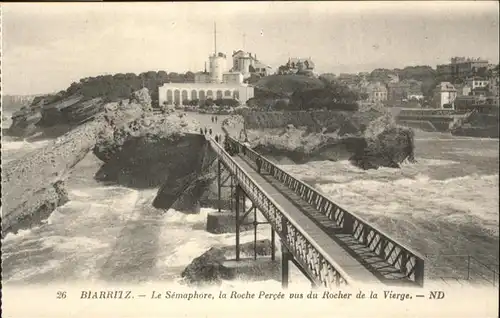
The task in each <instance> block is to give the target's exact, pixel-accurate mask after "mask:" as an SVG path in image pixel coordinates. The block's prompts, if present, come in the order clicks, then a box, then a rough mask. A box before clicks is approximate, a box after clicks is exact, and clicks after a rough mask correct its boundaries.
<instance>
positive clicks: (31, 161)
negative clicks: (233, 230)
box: [2, 91, 208, 235]
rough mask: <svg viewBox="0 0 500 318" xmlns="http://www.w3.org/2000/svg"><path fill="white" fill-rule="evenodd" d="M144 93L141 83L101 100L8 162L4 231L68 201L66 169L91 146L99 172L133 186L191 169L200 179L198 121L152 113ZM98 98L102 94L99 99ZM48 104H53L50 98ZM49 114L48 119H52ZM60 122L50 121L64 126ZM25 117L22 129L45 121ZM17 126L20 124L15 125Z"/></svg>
mask: <svg viewBox="0 0 500 318" xmlns="http://www.w3.org/2000/svg"><path fill="white" fill-rule="evenodd" d="M145 93H147V92H145V91H141V93H138V94H135V95H134V96H133V97H132V98H131V99H130V100H125V101H121V102H117V103H109V104H106V105H105V106H103V107H102V110H103V111H104V113H102V114H99V113H94V116H93V118H92V119H93V120H91V121H87V122H84V123H81V122H80V124H78V125H76V126H73V127H72V128H71V129H72V130H71V131H69V132H67V133H65V134H64V135H62V136H60V137H59V138H57V139H55V140H54V141H53V142H52V143H50V144H48V145H47V146H46V147H44V148H42V149H40V150H37V151H35V152H32V153H30V154H28V155H26V156H25V157H23V158H21V159H17V160H12V161H9V162H7V163H6V164H4V166H3V167H2V168H3V169H2V184H3V188H2V190H3V191H2V212H3V213H2V235H5V234H6V233H8V232H15V231H17V230H18V229H19V228H24V227H29V226H32V225H33V224H34V223H36V222H38V221H40V220H43V219H44V218H46V217H47V216H48V215H49V214H50V213H51V212H52V211H53V210H54V209H55V208H56V207H57V206H60V205H61V204H64V203H65V202H66V201H67V196H66V194H65V191H64V187H63V182H64V180H65V179H66V176H67V175H68V173H69V172H70V171H71V169H72V168H73V167H74V166H75V165H76V164H77V163H78V162H80V161H81V160H82V159H83V158H84V157H85V155H86V154H87V153H88V152H89V151H90V150H92V149H93V150H94V153H95V154H96V155H97V156H98V157H99V158H100V159H101V160H102V161H104V162H105V164H104V166H103V167H102V168H101V169H100V171H99V172H98V173H97V175H98V176H101V177H102V179H107V180H109V179H112V180H114V181H116V182H119V183H122V184H126V185H131V186H145V185H148V186H156V187H157V186H160V185H164V184H165V185H166V186H167V187H168V186H169V185H172V184H173V183H174V182H176V181H175V180H178V179H179V180H188V179H189V178H187V179H186V178H185V177H186V176H189V177H190V178H191V179H193V180H195V179H196V178H195V176H196V173H197V171H198V170H199V171H201V170H202V168H206V166H207V164H208V163H207V162H208V161H207V157H208V156H205V154H206V152H207V151H206V149H208V148H207V143H206V141H205V139H204V137H202V136H199V135H194V134H189V133H188V132H190V131H197V129H198V126H196V125H193V124H192V123H188V122H186V120H185V119H182V118H179V116H177V115H175V114H173V115H172V116H170V117H168V118H167V117H162V118H155V116H153V114H152V112H151V111H150V108H149V107H150V99H148V98H147V96H146V95H145ZM94 102H95V103H100V102H102V101H100V100H99V99H96V100H94ZM33 103H34V104H36V105H38V106H37V107H42V106H47V105H49V104H50V103H46V102H44V99H43V98H38V99H35V100H34V102H33ZM61 103H65V105H66V106H65V107H64V109H68V108H69V107H72V106H74V105H76V104H78V103H80V100H79V99H78V98H75V100H73V101H65V102H61V101H60V102H58V104H57V105H59V106H60V105H61ZM40 104H42V105H40ZM50 105H52V106H54V104H53V103H52V104H50ZM50 105H49V106H50ZM59 106H58V107H52V108H51V107H45V110H47V109H51V110H50V111H52V112H55V111H56V110H57V109H63V108H62V107H59ZM91 108H92V107H91ZM33 109H35V107H32V108H29V109H23V112H22V114H24V115H25V116H26V114H31V115H30V116H35V115H33V114H36V112H34V111H33ZM39 114H40V113H39ZM41 114H42V115H43V112H42V113H41ZM54 114H57V113H54ZM45 115H46V114H45ZM73 115H75V116H77V117H74V118H80V119H81V118H82V117H81V116H83V115H81V114H79V113H77V112H74V113H73ZM58 116H59V117H58ZM78 116H80V117H78ZM83 117H85V116H83ZM16 118H17V117H16ZM25 118H29V117H25ZM37 118H39V116H38V117H37ZM54 118H59V119H60V118H66V119H68V118H69V117H68V113H59V114H57V115H54ZM40 120H41V119H40ZM50 120H52V119H50ZM48 121H49V119H47V122H45V123H44V124H47V125H49V126H50V125H52V123H51V124H49V122H48ZM20 122H21V121H18V123H20ZM57 123H59V122H57V121H56V124H55V125H53V126H50V127H48V128H51V129H52V128H54V127H58V126H61V125H59V124H57ZM23 125H24V126H25V128H26V129H24V130H23V131H22V133H26V132H28V131H31V130H30V129H31V128H32V127H33V126H35V127H36V129H39V128H40V127H42V126H43V125H41V124H40V123H39V122H38V123H35V122H34V121H28V120H26V121H25V123H24V124H23ZM20 126H21V125H20V124H18V125H17V126H15V127H14V128H13V129H17V128H19V127H20ZM45 128H47V127H45ZM182 178H185V179H182ZM191 179H189V180H191ZM189 182H190V183H189V184H191V181H189Z"/></svg>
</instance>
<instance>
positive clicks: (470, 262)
mask: <svg viewBox="0 0 500 318" xmlns="http://www.w3.org/2000/svg"><path fill="white" fill-rule="evenodd" d="M426 257H427V258H428V259H432V260H434V262H435V263H441V264H445V263H452V264H453V269H450V266H433V268H432V269H433V271H435V272H438V273H439V274H435V275H432V278H443V279H449V278H452V279H463V280H468V281H473V282H478V283H484V284H491V285H493V286H497V285H498V284H499V277H500V271H499V268H500V266H499V264H498V263H487V262H485V261H484V260H479V259H478V258H476V257H474V256H472V255H463V254H434V255H432V254H430V255H426ZM441 270H444V272H445V273H446V275H443V274H441Z"/></svg>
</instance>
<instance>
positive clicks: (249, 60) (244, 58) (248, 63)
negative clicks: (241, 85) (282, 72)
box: [231, 50, 272, 79]
mask: <svg viewBox="0 0 500 318" xmlns="http://www.w3.org/2000/svg"><path fill="white" fill-rule="evenodd" d="M232 58H233V67H232V69H231V71H232V72H240V73H241V74H243V78H244V79H246V78H248V77H250V76H251V75H252V74H255V75H259V76H268V75H270V74H271V73H272V68H271V66H269V65H266V64H264V63H262V62H261V61H259V60H258V59H257V55H252V53H249V52H245V51H243V50H238V51H233V56H232Z"/></svg>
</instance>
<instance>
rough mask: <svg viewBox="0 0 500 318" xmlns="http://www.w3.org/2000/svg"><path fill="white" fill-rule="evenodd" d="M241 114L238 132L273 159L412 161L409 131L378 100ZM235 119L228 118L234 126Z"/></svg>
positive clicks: (372, 163) (366, 163)
mask: <svg viewBox="0 0 500 318" xmlns="http://www.w3.org/2000/svg"><path fill="white" fill-rule="evenodd" d="M241 116H242V118H243V120H242V121H244V127H245V128H244V131H245V133H244V134H243V135H246V136H247V138H248V140H249V142H250V143H251V145H252V147H253V148H254V149H255V150H256V151H258V152H260V153H262V154H264V155H266V156H268V157H271V158H274V159H275V160H277V161H278V162H283V161H285V162H286V160H287V159H289V160H292V161H293V162H294V163H305V162H307V161H311V160H333V161H336V160H350V161H351V163H352V164H354V165H356V166H358V167H360V168H363V169H373V168H377V167H379V166H385V167H398V166H399V164H400V163H401V162H403V161H404V160H406V159H408V160H410V161H413V160H414V141H413V131H412V130H411V129H410V128H403V127H398V126H397V125H396V124H395V122H394V118H393V116H392V115H391V114H390V113H389V112H387V111H385V110H384V109H383V108H380V107H379V106H378V105H372V106H365V107H363V108H361V110H360V111H356V112H341V111H311V112H305V111H298V112H291V111H288V112H251V111H250V112H244V113H242V114H241ZM237 122H238V120H236V119H232V120H231V123H233V125H234V123H237ZM231 123H229V121H228V122H227V124H228V126H229V124H231ZM236 137H237V138H240V136H236Z"/></svg>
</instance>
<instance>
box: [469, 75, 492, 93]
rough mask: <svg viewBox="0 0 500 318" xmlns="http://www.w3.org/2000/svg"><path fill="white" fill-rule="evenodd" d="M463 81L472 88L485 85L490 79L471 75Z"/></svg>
mask: <svg viewBox="0 0 500 318" xmlns="http://www.w3.org/2000/svg"><path fill="white" fill-rule="evenodd" d="M465 83H466V84H467V85H468V86H470V87H471V88H472V89H473V90H474V89H476V88H479V87H487V86H488V84H489V83H490V81H489V80H488V79H486V78H478V77H472V78H468V79H466V80H465Z"/></svg>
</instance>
